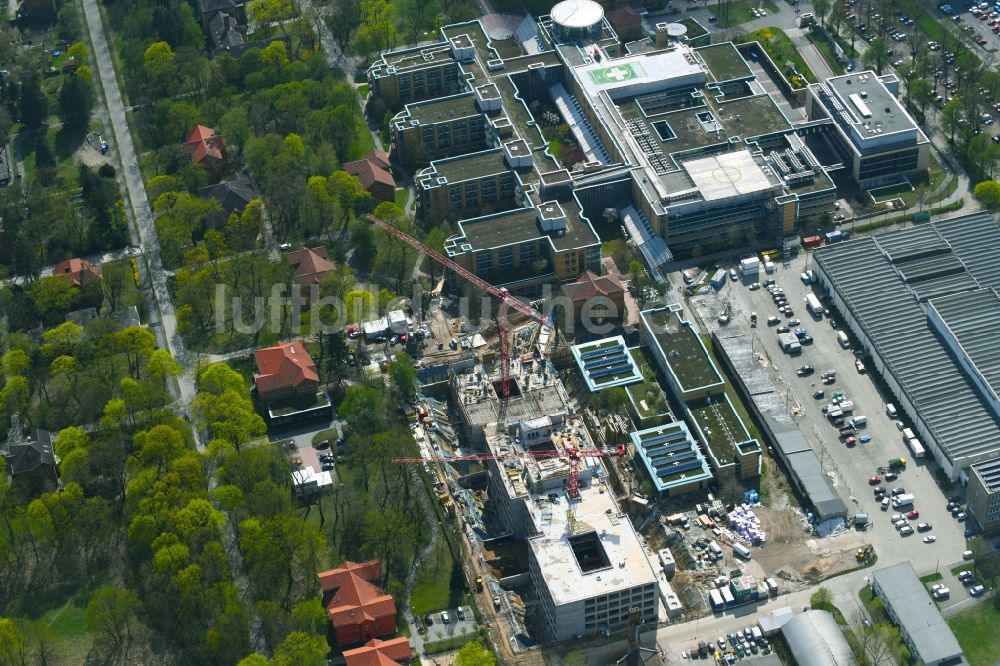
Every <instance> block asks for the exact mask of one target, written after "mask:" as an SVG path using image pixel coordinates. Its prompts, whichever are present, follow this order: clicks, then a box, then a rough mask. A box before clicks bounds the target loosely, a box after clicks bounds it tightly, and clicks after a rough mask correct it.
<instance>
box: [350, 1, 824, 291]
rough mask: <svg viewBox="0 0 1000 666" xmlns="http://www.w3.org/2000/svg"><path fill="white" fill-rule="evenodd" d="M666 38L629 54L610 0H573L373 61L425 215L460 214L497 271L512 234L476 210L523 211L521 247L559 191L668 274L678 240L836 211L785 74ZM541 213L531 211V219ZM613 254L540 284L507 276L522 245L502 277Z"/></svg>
mask: <svg viewBox="0 0 1000 666" xmlns="http://www.w3.org/2000/svg"><path fill="white" fill-rule="evenodd" d="M668 27H669V26H668ZM679 27H680V26H674V27H673V28H672V30H673V31H674V32H675V33H676V32H677V31H678V28H679ZM661 32H663V34H664V35H667V33H668V32H669V30H668V29H667V27H665V28H664V30H663V31H661ZM657 35H660V32H657ZM668 37H669V35H667V36H664V37H662V38H661V37H657V39H653V40H651V39H649V38H647V39H645V40H642V42H641V44H640V42H639V41H636V42H630V44H629V48H628V52H627V53H624V54H623V53H622V46H621V42H620V40H619V39H618V36H617V35H616V34H615V31H614V29H613V28H612V27H611V25H610V24H609V23H608V21H607V19H606V18H605V17H604V11H603V9H602V8H601V6H600V5H599V4H597V3H595V2H592V1H591V0H566V1H565V2H560V3H558V4H557V5H556V6H555V7H553V9H552V12H551V14H550V15H547V16H541V17H539V18H538V20H537V21H536V20H535V19H532V18H531V17H528V18H526V19H525V20H524V21H523V22H522V23H521V24H520V25H519V26H518V27H517V29H516V30H515V33H514V35H513V36H512V37H511V38H510V39H502V40H500V39H498V40H494V39H491V38H490V37H489V36H488V35H487V34H486V32H485V31H484V29H483V26H482V24H481V23H480V22H479V21H471V22H468V23H460V24H454V25H449V26H446V27H444V28H442V29H441V33H440V41H439V42H438V43H435V44H431V45H427V46H422V47H416V48H408V49H400V50H396V51H390V52H388V53H384V54H382V55H381V56H380V57H379V58H378V59H377V60H376V61H375V63H374V64H373V65H372V66H371V67H370V68H369V70H368V80H369V86H370V90H371V94H372V95H373V96H374V97H376V98H378V99H380V100H381V101H382V102H383V103H384V104H385V105H386V106H387V107H388V108H389V109H390V110H392V111H395V112H397V115H396V116H395V117H394V118H393V120H392V122H391V123H390V130H391V134H392V150H393V151H394V152H395V153H396V155H397V156H398V158H399V159H400V161H401V162H402V163H403V164H405V165H407V166H408V167H409V168H411V169H415V170H419V171H418V172H417V173H416V174H415V177H414V180H415V182H416V183H417V185H418V190H419V193H420V196H419V197H418V201H419V202H420V207H421V208H420V210H421V215H425V216H427V215H429V216H431V217H432V218H433V219H437V217H436V216H437V215H438V214H443V216H444V217H445V219H451V220H453V221H455V222H459V223H460V226H461V230H460V232H459V233H458V234H456V236H455V238H454V239H453V240H454V241H455V242H454V243H452V244H451V245H450V247H449V250H450V252H451V253H453V254H452V256H453V258H455V259H456V261H459V263H462V265H464V266H465V267H466V268H469V269H470V270H473V271H476V272H477V273H479V272H480V271H483V272H489V271H490V270H493V269H494V268H495V267H496V265H497V261H498V260H500V257H499V256H498V253H497V252H496V249H497V247H498V245H497V244H496V243H491V242H486V243H476V242H474V241H473V240H472V239H470V238H469V234H468V228H467V227H469V226H474V225H472V224H467V223H471V222H474V221H478V222H479V223H480V224H485V225H488V226H499V227H501V228H503V229H506V227H507V225H508V224H513V226H517V225H518V223H520V228H519V229H518V231H519V232H520V233H519V234H513V235H511V236H510V242H509V243H507V244H517V243H522V242H523V243H528V242H531V241H534V240H537V238H538V236H537V232H535V231H534V230H531V231H530V232H529V231H528V230H527V229H526V226H532V227H533V225H534V223H533V222H532V221H531V220H530V218H531V217H532V215H533V213H532V210H533V209H534V210H537V209H539V208H541V207H543V206H546V205H549V204H550V203H556V204H558V205H560V206H561V207H562V208H563V210H564V211H566V213H567V216H569V217H575V218H577V219H578V220H579V221H580V224H579V226H580V227H581V228H586V227H589V226H590V222H589V221H590V220H602V219H608V220H612V219H613V220H615V221H618V222H621V223H622V225H623V226H624V227H625V228H626V231H627V233H628V235H629V236H630V238H631V240H633V241H634V242H635V243H636V245H637V246H638V247H639V250H640V252H641V253H642V256H643V257H644V259H645V260H646V262H647V264H648V265H649V266H650V268H651V269H652V270H653V271H654V272H655V271H656V270H658V269H659V267H660V266H661V265H662V264H664V263H665V262H667V261H669V260H670V259H671V257H672V256H673V255H675V254H677V255H681V254H684V255H689V254H692V253H694V254H697V253H699V252H709V251H712V250H715V249H724V248H728V247H732V246H733V245H734V244H735V243H763V242H768V243H769V242H777V241H779V240H780V239H781V238H782V237H783V236H786V235H790V234H792V233H794V231H795V230H796V228H797V227H798V225H799V224H800V223H801V222H802V221H804V220H810V219H815V218H817V217H819V216H821V215H824V214H826V213H828V212H830V211H832V209H833V202H834V199H835V198H836V190H835V188H834V185H833V182H832V180H831V179H830V177H829V173H828V172H827V170H826V167H824V166H823V165H821V164H820V163H819V161H818V160H817V158H816V157H815V155H813V153H812V151H811V149H810V148H809V147H808V146H807V145H806V143H805V141H804V140H803V138H801V137H800V136H799V135H798V129H797V127H796V123H795V122H793V121H792V120H790V119H789V118H788V117H787V116H786V115H785V113H784V112H783V111H782V108H781V106H780V105H779V103H778V101H776V99H774V98H773V97H772V95H771V93H768V92H767V90H768V89H772V86H768V85H766V83H765V82H762V81H758V76H768V75H767V74H763V72H765V71H767V70H766V69H763V68H761V67H760V66H757V67H756V68H755V67H753V66H751V64H750V63H749V62H748V61H747V59H746V58H745V57H744V55H745V53H749V51H748V50H745V49H744V50H741V49H743V48H744V47H740V48H737V47H736V46H735V45H734V44H732V43H723V44H714V45H709V46H702V47H699V48H692V47H691V46H690V45H689V44H688V43H685V42H684V41H683V40H681V39H672V38H668ZM643 44H644V46H642V45H643ZM747 48H750V47H747ZM758 51H759V54H755V55H754V57H755V58H767V56H766V54H764V53H763V51H762V50H759V49H758ZM774 71H780V70H778V68H774ZM776 76H780V74H777V75H776ZM556 131H560V132H563V131H564V132H565V135H566V137H567V139H566V140H565V141H563V148H564V149H560V150H555V149H554V147H553V145H552V143H551V141H552V138H553V137H554V136H555V133H556ZM508 147H510V150H508ZM500 149H503V152H502V153H501V152H499V151H500ZM467 155H468V156H470V157H468V158H467V159H462V158H463V157H464V156H467ZM450 158H454V160H453V161H452V159H450ZM421 169H422V170H421ZM525 210H527V211H528V212H527V217H528V218H529V219H528V221H527V223H525V221H524V220H523V219H521V218H520V217H517V216H518V215H523V214H524V213H523V211H525ZM505 211H521V212H518V213H512V214H514V215H515V218H514V219H512V218H510V217H508V216H507V215H505V214H504V212H505ZM484 213H499V215H497V216H496V217H493V216H486V217H484V216H483V214H484ZM526 234H527V235H526ZM569 235H570V234H569V232H567V236H569ZM503 236H504V238H505V239H506V238H507V234H503ZM595 236H596V235H595ZM588 247H589V246H588V245H585V244H577V245H576V246H575V249H577V250H580V251H583V250H585V248H588ZM555 251H556V253H559V252H560V250H559V249H558V248H555ZM599 252H600V247H599V244H598V245H597V246H595V249H594V250H593V252H592V254H593V256H586V257H583V258H582V261H581V257H580V256H579V255H580V252H577V253H576V254H577V259H576V262H575V269H574V270H576V274H575V275H569V274H568V273H566V272H565V271H562V270H560V269H559V266H558V264H559V263H560V261H561V259H555V260H553V261H552V262H551V263H553V264H556V265H554V266H551V267H550V268H549V269H548V270H544V269H543V268H542V267H541V266H540V265H539V266H536V271H535V272H536V273H537V275H531V276H529V277H530V278H531V280H530V281H529V282H528V283H526V284H525V283H522V284H514V285H509V284H508V282H509V281H510V280H509V274H510V273H517V274H518V275H520V274H521V271H519V270H517V269H520V268H521V267H525V266H527V265H528V264H527V263H519V262H520V260H519V259H518V258H517V256H516V254H517V253H516V252H515V257H514V259H513V262H514V263H513V264H510V263H508V264H505V266H506V267H509V268H511V270H510V271H507V273H508V277H507V278H506V279H502V280H501V282H500V284H503V285H504V286H508V288H510V287H511V286H513V287H514V288H516V289H518V290H519V291H522V292H525V293H530V291H531V289H532V288H534V287H535V286H536V285H537V284H538V283H540V282H545V281H547V282H552V281H565V280H567V279H572V278H575V277H576V275H578V274H579V272H580V271H582V270H583V269H584V268H592V269H594V268H593V267H594V265H596V264H595V263H594V261H593V259H594V258H595V257H596V259H597V260H599V259H600V255H599ZM538 253H539V250H538V249H536V254H538ZM529 254H530V252H529ZM480 255H482V256H483V257H488V258H483V259H480ZM506 261H508V262H509V261H510V259H506ZM536 261H539V260H538V259H529V260H528V262H536ZM584 264H586V265H584ZM566 270H568V268H567V269H566ZM494 277H503V276H500V275H495V276H494ZM514 282H518V281H517V280H515V281H514Z"/></svg>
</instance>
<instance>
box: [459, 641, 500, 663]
mask: <svg viewBox="0 0 1000 666" xmlns="http://www.w3.org/2000/svg"><path fill="white" fill-rule="evenodd" d="M496 663H497V658H496V655H494V654H493V653H492V652H490V651H489V650H487V649H486V648H484V647H483V646H482V645H481V644H480V643H478V642H476V641H470V642H468V643H466V644H465V645H463V646H462V649H461V650H459V651H458V652H457V653H456V654H455V666H495V665H496Z"/></svg>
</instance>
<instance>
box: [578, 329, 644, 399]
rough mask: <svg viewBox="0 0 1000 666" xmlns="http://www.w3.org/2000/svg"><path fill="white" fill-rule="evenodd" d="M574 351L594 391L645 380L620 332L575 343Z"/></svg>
mask: <svg viewBox="0 0 1000 666" xmlns="http://www.w3.org/2000/svg"><path fill="white" fill-rule="evenodd" d="M572 352H573V358H574V359H576V365H577V368H579V370H580V374H581V375H582V376H583V380H584V381H585V382H586V383H587V388H588V389H590V391H591V392H594V391H600V390H602V389H608V388H612V387H615V386H625V385H626V384H633V383H635V382H640V381H642V373H640V372H639V366H638V365H636V362H635V361H634V360H633V359H632V353H631V352H630V351H629V350H628V347H626V346H625V339H624V338H622V336H620V335H618V336H615V337H613V338H604V339H603V340H595V341H594V342H585V343H583V344H580V345H574V346H573V347H572Z"/></svg>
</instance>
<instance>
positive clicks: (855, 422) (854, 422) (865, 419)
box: [851, 416, 868, 428]
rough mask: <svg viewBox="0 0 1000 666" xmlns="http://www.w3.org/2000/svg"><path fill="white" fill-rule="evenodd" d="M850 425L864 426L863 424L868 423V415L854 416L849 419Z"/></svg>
mask: <svg viewBox="0 0 1000 666" xmlns="http://www.w3.org/2000/svg"><path fill="white" fill-rule="evenodd" d="M851 425H852V426H854V427H855V428H864V427H865V426H867V425H868V417H867V416H855V417H854V418H853V419H851Z"/></svg>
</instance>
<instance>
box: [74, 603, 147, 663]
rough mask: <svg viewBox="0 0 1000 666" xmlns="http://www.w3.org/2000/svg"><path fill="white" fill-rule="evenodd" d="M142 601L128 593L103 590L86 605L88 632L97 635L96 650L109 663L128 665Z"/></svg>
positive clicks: (102, 659)
mask: <svg viewBox="0 0 1000 666" xmlns="http://www.w3.org/2000/svg"><path fill="white" fill-rule="evenodd" d="M138 608H139V600H138V598H137V597H136V596H135V594H134V593H133V592H131V591H129V590H123V589H120V588H116V587H102V588H100V589H99V590H97V591H96V592H95V593H94V595H93V596H92V597H91V598H90V602H89V603H88V604H87V631H89V632H91V634H92V635H93V636H94V648H95V650H96V651H97V653H98V654H99V655H100V656H101V661H102V662H103V663H107V664H117V663H123V664H128V663H130V662H129V650H130V649H131V647H132V641H133V640H134V638H135V636H134V634H135V631H136V626H137V624H138V620H137V619H136V616H135V613H136V610H137V609H138Z"/></svg>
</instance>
